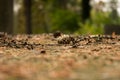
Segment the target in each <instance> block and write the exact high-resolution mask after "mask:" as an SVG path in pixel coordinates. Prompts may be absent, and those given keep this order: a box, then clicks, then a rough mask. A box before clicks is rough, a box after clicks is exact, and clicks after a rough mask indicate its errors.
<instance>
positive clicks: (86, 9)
mask: <svg viewBox="0 0 120 80" xmlns="http://www.w3.org/2000/svg"><path fill="white" fill-rule="evenodd" d="M90 11H91V6H90V0H82V20H83V22H85V21H86V20H87V19H89V18H90Z"/></svg>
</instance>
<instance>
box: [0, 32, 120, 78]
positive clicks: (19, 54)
mask: <svg viewBox="0 0 120 80" xmlns="http://www.w3.org/2000/svg"><path fill="white" fill-rule="evenodd" d="M119 79H120V36H119V35H115V34H112V35H65V34H60V35H59V33H54V34H52V33H51V34H39V35H8V34H6V33H0V80H119Z"/></svg>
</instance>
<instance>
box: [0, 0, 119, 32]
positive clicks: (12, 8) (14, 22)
mask: <svg viewBox="0 0 120 80" xmlns="http://www.w3.org/2000/svg"><path fill="white" fill-rule="evenodd" d="M119 4H120V0H0V31H1V32H7V33H10V34H40V33H51V32H55V31H61V32H63V33H70V34H71V33H74V34H111V33H112V32H116V33H117V34H119V33H120V31H119V30H120V26H119V25H120V18H119V15H120V5H119Z"/></svg>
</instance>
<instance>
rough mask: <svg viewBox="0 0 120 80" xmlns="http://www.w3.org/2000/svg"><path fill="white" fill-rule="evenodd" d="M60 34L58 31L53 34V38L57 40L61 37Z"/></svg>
mask: <svg viewBox="0 0 120 80" xmlns="http://www.w3.org/2000/svg"><path fill="white" fill-rule="evenodd" d="M61 34H62V33H61V32H60V31H56V32H55V33H53V36H54V38H58V37H59V36H61Z"/></svg>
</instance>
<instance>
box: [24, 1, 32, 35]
mask: <svg viewBox="0 0 120 80" xmlns="http://www.w3.org/2000/svg"><path fill="white" fill-rule="evenodd" d="M31 6H32V2H31V0H24V10H25V11H24V12H25V27H26V33H27V34H32V22H31V19H32V17H31Z"/></svg>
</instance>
